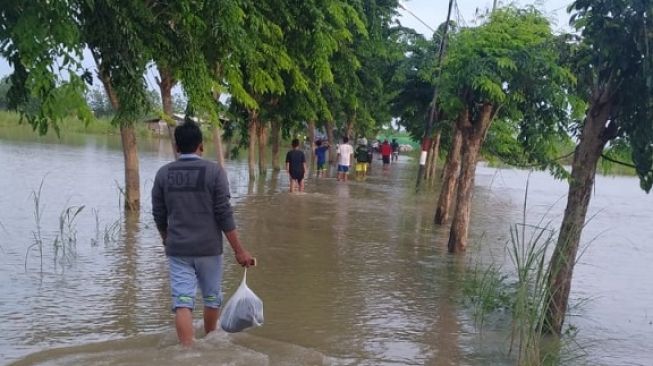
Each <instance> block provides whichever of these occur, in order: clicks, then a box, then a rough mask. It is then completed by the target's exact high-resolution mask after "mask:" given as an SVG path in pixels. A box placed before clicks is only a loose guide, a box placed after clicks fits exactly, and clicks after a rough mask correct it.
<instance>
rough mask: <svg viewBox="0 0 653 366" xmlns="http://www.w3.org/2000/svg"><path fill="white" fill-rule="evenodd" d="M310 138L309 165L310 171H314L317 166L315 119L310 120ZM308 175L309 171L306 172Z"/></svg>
mask: <svg viewBox="0 0 653 366" xmlns="http://www.w3.org/2000/svg"><path fill="white" fill-rule="evenodd" d="M308 139H309V140H310V142H311V152H310V153H311V162H310V165H309V167H310V168H309V171H313V167H314V166H315V121H312V120H311V121H308ZM306 173H307V175H308V172H306Z"/></svg>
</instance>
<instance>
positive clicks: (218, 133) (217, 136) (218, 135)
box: [212, 123, 224, 167]
mask: <svg viewBox="0 0 653 366" xmlns="http://www.w3.org/2000/svg"><path fill="white" fill-rule="evenodd" d="M212 129H213V148H214V149H215V155H216V158H217V159H218V164H220V166H222V167H224V148H223V147H222V129H221V128H220V126H218V125H217V123H216V124H215V125H214V126H213V128H212Z"/></svg>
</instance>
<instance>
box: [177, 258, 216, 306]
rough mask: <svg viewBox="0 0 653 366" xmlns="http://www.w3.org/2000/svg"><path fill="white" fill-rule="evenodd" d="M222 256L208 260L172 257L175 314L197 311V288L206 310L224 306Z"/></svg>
mask: <svg viewBox="0 0 653 366" xmlns="http://www.w3.org/2000/svg"><path fill="white" fill-rule="evenodd" d="M222 258H223V257H222V255H217V256H206V257H174V256H169V257H168V264H169V268H170V290H171V292H172V311H175V309H177V308H189V309H191V310H192V309H193V308H194V307H195V295H196V294H197V284H198V283H199V285H200V289H201V290H202V299H203V303H204V306H205V307H209V308H216V309H217V308H219V307H220V305H222V268H223V266H222Z"/></svg>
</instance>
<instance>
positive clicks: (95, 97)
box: [86, 88, 114, 117]
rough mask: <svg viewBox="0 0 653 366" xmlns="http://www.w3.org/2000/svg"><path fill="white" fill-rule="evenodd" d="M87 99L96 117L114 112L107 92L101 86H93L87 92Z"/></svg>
mask: <svg viewBox="0 0 653 366" xmlns="http://www.w3.org/2000/svg"><path fill="white" fill-rule="evenodd" d="M86 100H87V101H88V105H89V107H91V110H92V111H93V114H95V117H106V116H111V115H113V114H114V110H113V107H112V106H111V102H109V98H108V97H107V94H106V93H105V92H104V90H102V89H101V88H92V89H90V90H89V91H88V92H87V93H86Z"/></svg>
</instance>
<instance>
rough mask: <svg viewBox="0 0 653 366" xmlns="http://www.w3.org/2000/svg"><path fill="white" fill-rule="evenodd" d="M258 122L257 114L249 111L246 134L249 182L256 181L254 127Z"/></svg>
mask: <svg viewBox="0 0 653 366" xmlns="http://www.w3.org/2000/svg"><path fill="white" fill-rule="evenodd" d="M257 121H258V112H256V111H250V113H249V121H248V122H247V123H248V124H247V133H248V137H249V141H248V148H247V166H248V168H249V180H250V181H251V182H253V181H255V180H256V151H255V150H256V138H257V136H256V126H257V124H258V123H257Z"/></svg>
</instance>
